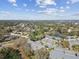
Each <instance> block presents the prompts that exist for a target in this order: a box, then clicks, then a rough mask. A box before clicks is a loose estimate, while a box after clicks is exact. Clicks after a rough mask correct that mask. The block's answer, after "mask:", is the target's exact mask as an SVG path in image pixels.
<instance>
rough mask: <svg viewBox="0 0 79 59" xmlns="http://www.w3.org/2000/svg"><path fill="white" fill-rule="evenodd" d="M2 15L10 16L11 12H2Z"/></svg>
mask: <svg viewBox="0 0 79 59" xmlns="http://www.w3.org/2000/svg"><path fill="white" fill-rule="evenodd" d="M0 14H4V15H10V14H11V13H10V12H9V11H0Z"/></svg>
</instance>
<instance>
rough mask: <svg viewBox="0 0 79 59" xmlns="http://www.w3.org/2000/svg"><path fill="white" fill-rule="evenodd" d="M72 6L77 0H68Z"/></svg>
mask: <svg viewBox="0 0 79 59" xmlns="http://www.w3.org/2000/svg"><path fill="white" fill-rule="evenodd" d="M70 1H71V2H72V4H74V3H77V2H79V0H70Z"/></svg>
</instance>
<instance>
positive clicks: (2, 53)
mask: <svg viewBox="0 0 79 59" xmlns="http://www.w3.org/2000/svg"><path fill="white" fill-rule="evenodd" d="M0 58H1V59H21V55H20V54H19V51H18V50H15V49H13V48H2V49H1V50H0Z"/></svg>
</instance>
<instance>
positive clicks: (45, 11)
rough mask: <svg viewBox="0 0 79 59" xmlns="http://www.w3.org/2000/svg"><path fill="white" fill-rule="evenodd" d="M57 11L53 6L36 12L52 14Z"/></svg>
mask: <svg viewBox="0 0 79 59" xmlns="http://www.w3.org/2000/svg"><path fill="white" fill-rule="evenodd" d="M56 12H57V9H55V8H47V9H45V10H41V11H38V13H43V14H47V15H49V14H52V13H56Z"/></svg>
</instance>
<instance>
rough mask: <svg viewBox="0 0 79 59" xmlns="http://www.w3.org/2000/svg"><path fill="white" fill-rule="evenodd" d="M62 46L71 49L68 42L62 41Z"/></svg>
mask: <svg viewBox="0 0 79 59" xmlns="http://www.w3.org/2000/svg"><path fill="white" fill-rule="evenodd" d="M61 45H62V47H63V48H69V42H68V41H65V40H62V41H61Z"/></svg>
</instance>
